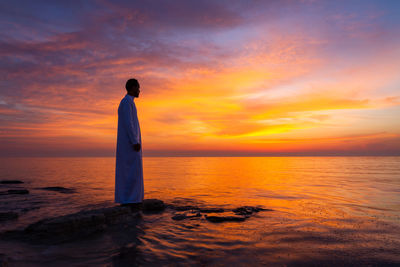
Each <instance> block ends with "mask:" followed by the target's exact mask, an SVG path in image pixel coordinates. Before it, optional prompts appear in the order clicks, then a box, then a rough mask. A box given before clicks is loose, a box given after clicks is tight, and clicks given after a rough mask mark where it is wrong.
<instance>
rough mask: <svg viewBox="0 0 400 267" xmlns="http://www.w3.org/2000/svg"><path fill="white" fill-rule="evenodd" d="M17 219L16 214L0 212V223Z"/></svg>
mask: <svg viewBox="0 0 400 267" xmlns="http://www.w3.org/2000/svg"><path fill="white" fill-rule="evenodd" d="M15 219H18V213H16V212H13V211H9V212H0V222H2V221H7V220H15Z"/></svg>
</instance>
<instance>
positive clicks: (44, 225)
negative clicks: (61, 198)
mask: <svg viewBox="0 0 400 267" xmlns="http://www.w3.org/2000/svg"><path fill="white" fill-rule="evenodd" d="M138 215H139V213H138V212H136V213H133V212H132V211H131V209H130V208H128V207H121V206H115V207H110V208H101V209H96V210H89V211H80V212H77V213H73V214H68V215H65V216H60V217H55V218H48V219H44V220H41V221H39V222H37V223H34V224H31V225H29V226H28V227H27V228H25V230H24V233H25V234H26V235H28V236H29V237H31V238H33V239H36V240H53V241H65V240H70V239H74V238H77V237H79V238H81V237H84V236H88V235H91V234H93V233H96V232H100V231H103V230H105V229H106V228H107V226H109V225H112V224H115V223H118V222H121V221H124V220H132V219H134V218H137V217H139V216H140V215H139V216H138Z"/></svg>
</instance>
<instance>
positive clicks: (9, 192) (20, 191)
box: [7, 189, 29, 195]
mask: <svg viewBox="0 0 400 267" xmlns="http://www.w3.org/2000/svg"><path fill="white" fill-rule="evenodd" d="M7 193H8V194H10V195H12V194H18V195H25V194H29V190H26V189H10V190H7Z"/></svg>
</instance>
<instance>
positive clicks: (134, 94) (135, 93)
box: [129, 85, 140, 97]
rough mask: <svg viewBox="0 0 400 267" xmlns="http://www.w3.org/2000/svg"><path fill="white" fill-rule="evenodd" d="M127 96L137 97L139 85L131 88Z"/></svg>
mask: <svg viewBox="0 0 400 267" xmlns="http://www.w3.org/2000/svg"><path fill="white" fill-rule="evenodd" d="M129 94H130V95H131V96H133V97H139V94H140V85H138V86H132V88H131V90H129Z"/></svg>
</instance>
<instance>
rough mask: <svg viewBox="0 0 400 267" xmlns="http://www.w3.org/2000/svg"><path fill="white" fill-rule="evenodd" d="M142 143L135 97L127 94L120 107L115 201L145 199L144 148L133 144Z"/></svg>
mask: <svg viewBox="0 0 400 267" xmlns="http://www.w3.org/2000/svg"><path fill="white" fill-rule="evenodd" d="M137 143H139V144H140V145H142V138H141V134H140V127H139V120H138V117H137V111H136V106H135V102H134V98H133V97H132V96H130V95H128V94H127V95H126V96H125V97H124V98H123V99H122V100H121V103H120V104H119V107H118V134H117V155H116V166H115V202H116V203H138V202H142V201H143V197H144V186H143V164H142V149H140V151H135V150H134V149H133V144H137Z"/></svg>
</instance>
